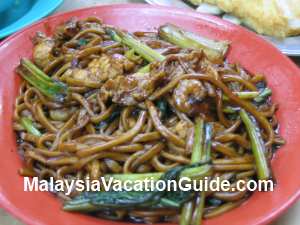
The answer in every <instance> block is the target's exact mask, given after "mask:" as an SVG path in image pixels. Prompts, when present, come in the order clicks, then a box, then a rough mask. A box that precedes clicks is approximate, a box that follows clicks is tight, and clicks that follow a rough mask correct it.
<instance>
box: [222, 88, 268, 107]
mask: <svg viewBox="0 0 300 225" xmlns="http://www.w3.org/2000/svg"><path fill="white" fill-rule="evenodd" d="M233 93H234V94H235V95H237V96H238V97H239V98H241V99H246V100H254V101H255V102H258V103H260V102H263V101H265V100H266V99H267V98H268V97H269V96H271V95H272V90H271V89H269V88H265V89H263V90H262V91H240V92H233ZM223 99H224V100H228V97H227V96H226V95H224V96H223Z"/></svg>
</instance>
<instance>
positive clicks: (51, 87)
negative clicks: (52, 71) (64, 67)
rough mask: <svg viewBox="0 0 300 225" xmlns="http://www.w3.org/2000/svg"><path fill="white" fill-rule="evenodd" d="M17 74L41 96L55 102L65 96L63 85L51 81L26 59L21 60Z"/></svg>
mask: <svg viewBox="0 0 300 225" xmlns="http://www.w3.org/2000/svg"><path fill="white" fill-rule="evenodd" d="M17 72H18V73H19V74H20V75H21V76H22V77H23V79H25V80H26V81H28V82H29V83H30V84H31V85H32V86H34V87H35V88H37V89H38V90H39V91H40V92H41V93H42V94H44V95H46V96H47V97H50V98H52V99H54V100H56V101H63V99H64V97H65V95H66V94H67V86H66V85H65V84H64V83H62V82H60V81H56V80H53V79H52V78H50V77H49V76H47V75H46V74H45V73H44V72H43V71H42V70H40V69H39V68H38V67H37V66H35V65H34V64H33V63H32V62H31V61H30V60H28V59H25V58H22V59H21V65H20V66H19V67H18V69H17Z"/></svg>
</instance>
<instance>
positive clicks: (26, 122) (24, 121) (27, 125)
mask: <svg viewBox="0 0 300 225" xmlns="http://www.w3.org/2000/svg"><path fill="white" fill-rule="evenodd" d="M21 125H22V126H23V127H24V129H25V130H27V132H28V133H30V134H33V135H35V136H41V135H42V133H41V132H40V131H39V130H38V129H37V128H36V127H35V126H34V125H33V122H32V120H31V119H29V118H27V117H22V118H21Z"/></svg>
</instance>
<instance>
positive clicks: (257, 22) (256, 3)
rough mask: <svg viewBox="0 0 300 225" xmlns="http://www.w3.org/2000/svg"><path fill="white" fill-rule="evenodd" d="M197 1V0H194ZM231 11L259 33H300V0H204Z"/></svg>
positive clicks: (277, 34)
mask: <svg viewBox="0 0 300 225" xmlns="http://www.w3.org/2000/svg"><path fill="white" fill-rule="evenodd" d="M193 2H194V3H195V1H193ZM197 2H198V3H199V4H200V3H201V2H206V3H210V4H214V5H217V6H218V7H219V8H220V9H222V10H223V11H225V12H227V13H231V14H232V15H234V16H237V17H238V18H240V19H241V20H242V22H243V23H244V24H245V25H247V26H249V27H250V28H252V29H254V30H255V31H256V32H257V33H259V34H267V35H271V36H276V37H280V38H284V37H287V36H293V35H299V34H300V7H299V6H300V0H251V1H249V0H203V1H197Z"/></svg>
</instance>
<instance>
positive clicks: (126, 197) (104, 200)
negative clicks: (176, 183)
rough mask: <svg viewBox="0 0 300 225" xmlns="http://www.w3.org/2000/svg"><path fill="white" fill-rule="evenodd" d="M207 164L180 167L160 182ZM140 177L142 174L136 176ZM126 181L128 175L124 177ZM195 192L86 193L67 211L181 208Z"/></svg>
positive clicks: (77, 198) (67, 204) (66, 205)
mask: <svg viewBox="0 0 300 225" xmlns="http://www.w3.org/2000/svg"><path fill="white" fill-rule="evenodd" d="M205 164H207V162H201V163H197V164H193V165H188V166H178V167H175V168H173V169H171V170H169V171H167V172H166V173H164V174H163V175H162V176H161V177H160V180H164V181H168V180H178V179H179V177H180V175H182V173H183V171H185V170H188V169H197V168H198V169H199V168H201V166H203V165H204V166H205ZM136 175H137V176H139V175H140V174H136ZM122 176H123V179H126V177H127V174H126V175H122ZM192 196H193V192H191V191H190V192H188V191H181V190H177V191H171V192H168V191H167V190H164V191H161V190H154V191H130V192H125V191H121V192H117V191H107V192H105V191H101V192H85V193H82V194H80V195H79V196H77V197H76V198H74V199H72V200H70V201H68V202H67V203H66V204H65V206H64V210H66V211H99V210H102V209H110V210H116V209H140V208H151V209H158V208H180V207H181V205H182V204H183V203H184V202H186V201H188V200H189V199H191V197H192Z"/></svg>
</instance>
